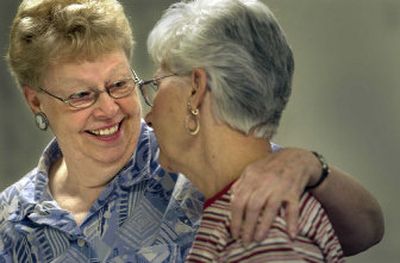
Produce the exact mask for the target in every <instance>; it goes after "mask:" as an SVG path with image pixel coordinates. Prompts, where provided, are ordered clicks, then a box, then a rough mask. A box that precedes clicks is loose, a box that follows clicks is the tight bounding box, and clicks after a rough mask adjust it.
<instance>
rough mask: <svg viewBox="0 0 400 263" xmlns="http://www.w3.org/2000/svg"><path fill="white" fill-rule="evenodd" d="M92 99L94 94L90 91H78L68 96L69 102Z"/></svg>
mask: <svg viewBox="0 0 400 263" xmlns="http://www.w3.org/2000/svg"><path fill="white" fill-rule="evenodd" d="M93 97H94V92H93V91H90V90H85V91H80V92H77V93H74V94H72V95H71V96H69V99H70V100H86V99H91V98H93Z"/></svg>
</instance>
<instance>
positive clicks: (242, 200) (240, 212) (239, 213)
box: [231, 179, 250, 239]
mask: <svg viewBox="0 0 400 263" xmlns="http://www.w3.org/2000/svg"><path fill="white" fill-rule="evenodd" d="M241 180H242V179H239V180H238V181H237V182H235V184H234V185H233V186H232V193H233V194H232V199H231V211H232V220H231V232H232V236H233V238H235V239H239V238H240V230H241V226H242V223H243V218H244V211H245V209H246V204H247V202H248V198H249V196H250V194H249V193H248V192H246V191H243V190H242V188H240V181H241Z"/></svg>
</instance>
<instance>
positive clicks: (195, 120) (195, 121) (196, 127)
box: [185, 101, 200, 136]
mask: <svg viewBox="0 0 400 263" xmlns="http://www.w3.org/2000/svg"><path fill="white" fill-rule="evenodd" d="M187 109H188V111H189V115H187V116H186V119H185V128H186V129H187V130H188V132H189V134H190V135H193V136H194V135H196V134H198V133H199V131H200V119H199V109H192V104H190V101H189V102H188V103H187Z"/></svg>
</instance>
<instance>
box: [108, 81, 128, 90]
mask: <svg viewBox="0 0 400 263" xmlns="http://www.w3.org/2000/svg"><path fill="white" fill-rule="evenodd" d="M127 83H128V81H127V80H119V81H117V82H114V83H113V84H112V85H111V88H116V89H118V88H124V87H125V86H126V84H127Z"/></svg>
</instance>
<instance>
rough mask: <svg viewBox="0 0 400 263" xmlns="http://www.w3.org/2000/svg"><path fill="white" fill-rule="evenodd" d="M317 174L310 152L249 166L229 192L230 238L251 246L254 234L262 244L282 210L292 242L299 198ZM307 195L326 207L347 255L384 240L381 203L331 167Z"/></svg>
mask: <svg viewBox="0 0 400 263" xmlns="http://www.w3.org/2000/svg"><path fill="white" fill-rule="evenodd" d="M320 174H321V164H320V163H319V161H318V159H317V158H316V157H315V156H314V155H313V154H312V153H311V152H309V151H307V150H303V149H296V148H287V149H283V150H280V151H278V152H275V153H274V154H273V155H272V156H270V157H268V158H267V159H266V160H261V161H258V162H256V163H254V164H252V165H250V166H249V167H247V168H246V169H245V171H244V173H243V175H242V176H241V178H240V179H239V180H238V182H237V183H236V184H235V185H234V187H233V194H234V196H235V197H238V196H239V197H240V198H233V200H232V211H233V214H232V234H233V235H234V237H236V238H237V237H239V236H241V237H242V239H243V242H244V243H248V242H250V241H251V240H252V239H253V237H254V235H255V237H254V238H255V239H256V240H257V241H259V240H262V239H264V237H265V236H266V233H267V231H268V229H269V227H270V225H271V222H272V220H273V219H274V217H275V216H276V214H277V211H278V209H279V208H280V207H281V206H282V205H283V206H284V207H285V211H286V220H287V222H288V231H289V234H290V235H291V236H292V237H294V236H295V235H296V233H297V220H298V213H299V198H300V196H301V194H302V193H303V191H304V188H305V187H306V186H308V185H313V184H314V183H315V182H316V181H317V180H318V178H319V176H320ZM260 178H262V180H260ZM271 186H273V187H271ZM311 192H312V194H314V195H315V197H316V198H317V199H318V200H319V201H320V202H321V203H322V205H323V207H324V208H325V210H326V212H327V214H328V216H329V218H330V220H331V222H332V225H333V226H334V229H335V231H336V233H337V235H338V237H339V240H340V243H341V245H342V246H343V250H344V252H345V255H346V256H349V255H354V254H356V253H359V252H361V251H363V250H365V249H367V248H369V247H371V246H372V245H374V244H376V243H377V242H379V241H380V240H381V239H382V236H383V231H384V222H383V215H382V210H381V208H380V206H379V204H378V203H377V201H376V200H375V198H374V197H373V196H372V195H371V194H370V193H369V192H368V191H367V190H366V189H365V188H364V187H362V186H361V185H360V184H359V183H358V182H357V181H355V180H354V179H352V178H351V177H350V176H348V175H346V174H345V173H343V172H341V171H339V170H338V169H336V168H332V167H331V173H330V175H329V176H328V177H327V178H326V180H325V181H324V182H323V183H322V184H321V185H320V186H318V187H317V188H315V189H313V190H312V191H311ZM261 213H262V215H261V217H260V218H259V215H260V214H261ZM244 219H245V220H244ZM257 221H259V223H258V224H257ZM359 222H363V224H359ZM241 226H242V228H241ZM240 229H241V231H240ZM254 233H256V234H254Z"/></svg>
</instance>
